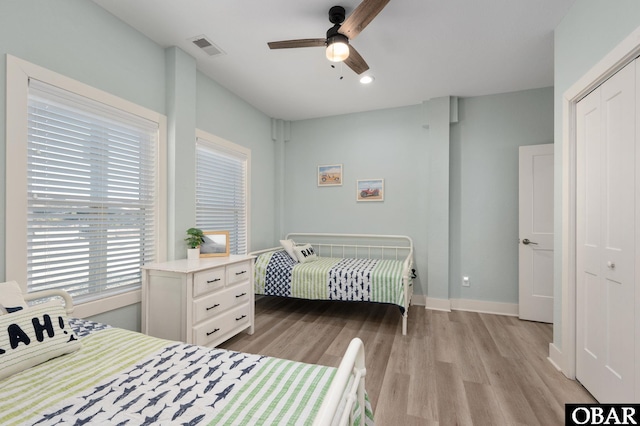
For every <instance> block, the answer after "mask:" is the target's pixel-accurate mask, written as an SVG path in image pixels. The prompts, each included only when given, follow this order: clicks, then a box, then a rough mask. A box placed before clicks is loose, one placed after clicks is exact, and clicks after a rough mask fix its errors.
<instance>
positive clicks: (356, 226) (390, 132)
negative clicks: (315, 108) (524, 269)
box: [284, 88, 553, 303]
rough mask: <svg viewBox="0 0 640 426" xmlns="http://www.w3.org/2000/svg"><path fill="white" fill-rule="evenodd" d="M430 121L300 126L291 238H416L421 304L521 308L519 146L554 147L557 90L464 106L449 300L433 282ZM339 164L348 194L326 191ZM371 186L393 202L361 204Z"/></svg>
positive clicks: (454, 174) (292, 160) (370, 116)
mask: <svg viewBox="0 0 640 426" xmlns="http://www.w3.org/2000/svg"><path fill="white" fill-rule="evenodd" d="M423 121H424V116H423V110H422V108H421V106H419V105H417V106H408V107H404V108H395V109H386V110H380V111H372V112H366V113H360V114H349V115H343V116H337V117H328V118H320V119H313V120H304V121H297V122H293V123H291V140H290V141H289V142H286V146H285V168H286V173H285V175H286V179H285V180H286V182H285V188H286V190H285V205H286V212H285V213H284V217H285V221H284V222H285V232H294V231H295V232H301V231H302V232H347V233H353V232H357V233H375V234H384V233H393V234H407V235H409V236H411V237H412V238H413V240H414V243H415V245H416V265H417V267H418V275H419V277H420V280H419V282H418V283H417V286H416V290H415V291H416V293H417V294H421V295H427V296H429V297H436V298H443V297H444V298H448V297H450V298H455V299H475V300H484V301H493V302H504V303H518V257H517V252H518V245H517V241H518V228H517V224H518V146H520V145H532V144H542V143H552V142H553V88H543V89H536V90H528V91H523V92H515V93H506V94H499V95H491V96H480V97H474V98H463V99H459V122H458V123H457V124H452V125H451V136H450V137H451V142H450V170H449V171H450V176H449V182H450V183H449V184H447V183H446V182H445V183H444V185H449V187H448V188H447V187H446V186H445V187H444V190H445V191H447V190H448V191H449V195H450V216H449V228H450V240H449V244H450V247H449V252H448V262H449V274H448V275H449V283H448V285H445V286H444V291H442V286H440V285H437V284H438V283H435V284H434V285H430V284H429V283H428V282H427V280H426V278H425V277H426V276H427V269H426V254H427V244H428V241H429V240H428V238H429V234H428V212H429V204H428V203H429V202H430V200H427V197H426V194H427V192H428V191H431V192H432V193H433V190H432V189H429V184H430V182H429V170H428V168H427V165H428V164H429V163H430V162H431V161H434V162H437V161H439V159H438V158H436V159H431V158H430V157H429V155H430V150H429V141H430V139H429V130H428V129H425V128H424V127H423V124H424V123H423ZM333 163H342V164H343V165H344V179H343V182H344V183H343V185H342V186H338V187H321V188H319V187H318V186H317V184H316V170H317V166H318V165H321V164H333ZM364 178H384V179H385V200H384V202H382V203H362V202H360V203H358V202H356V200H355V186H356V180H357V179H364ZM431 184H432V185H434V186H436V187H438V185H440V186H441V185H443V184H442V182H431ZM439 189H443V188H439ZM444 226H446V224H444ZM445 250H446V249H445ZM446 256H447V253H445V257H446ZM462 275H469V276H470V277H471V283H472V284H471V287H469V288H464V289H462V287H461V277H462ZM434 293H435V294H434ZM447 293H448V294H447Z"/></svg>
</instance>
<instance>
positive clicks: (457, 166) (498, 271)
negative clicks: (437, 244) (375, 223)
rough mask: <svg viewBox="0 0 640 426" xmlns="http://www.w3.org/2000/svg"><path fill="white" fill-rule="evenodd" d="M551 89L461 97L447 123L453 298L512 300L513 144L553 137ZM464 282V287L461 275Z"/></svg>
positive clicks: (515, 156)
mask: <svg viewBox="0 0 640 426" xmlns="http://www.w3.org/2000/svg"><path fill="white" fill-rule="evenodd" d="M552 104H553V88H552V87H548V88H543V89H535V90H527V91H522V92H514V93H505V94H499V95H491V96H480V97H474V98H462V99H460V100H459V110H458V111H459V122H458V123H457V124H453V125H452V128H451V218H450V222H451V243H450V244H451V269H450V271H451V274H450V276H451V278H450V283H451V288H450V290H451V291H450V295H451V298H453V299H474V300H485V301H492V302H503V303H518V147H519V146H522V145H536V144H544V143H553V109H552ZM463 276H468V277H469V278H470V283H471V285H470V287H462V277H463Z"/></svg>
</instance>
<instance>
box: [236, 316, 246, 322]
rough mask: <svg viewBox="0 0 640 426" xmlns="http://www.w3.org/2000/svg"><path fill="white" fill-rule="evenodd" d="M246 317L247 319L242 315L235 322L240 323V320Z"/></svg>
mask: <svg viewBox="0 0 640 426" xmlns="http://www.w3.org/2000/svg"><path fill="white" fill-rule="evenodd" d="M246 317H247V316H246V315H242V316H241V317H240V318H236V321H240V320H241V319H243V318H246Z"/></svg>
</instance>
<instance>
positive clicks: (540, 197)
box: [518, 144, 553, 322]
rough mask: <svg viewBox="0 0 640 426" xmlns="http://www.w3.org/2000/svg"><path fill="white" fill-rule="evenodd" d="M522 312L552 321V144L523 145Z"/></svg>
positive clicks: (523, 316)
mask: <svg viewBox="0 0 640 426" xmlns="http://www.w3.org/2000/svg"><path fill="white" fill-rule="evenodd" d="M518 205H519V207H518V208H519V235H520V247H519V250H518V258H519V269H518V270H519V272H518V274H519V279H518V280H519V309H518V311H519V316H520V319H524V320H530V321H540V322H553V144H545V145H529V146H521V147H520V168H519V202H518Z"/></svg>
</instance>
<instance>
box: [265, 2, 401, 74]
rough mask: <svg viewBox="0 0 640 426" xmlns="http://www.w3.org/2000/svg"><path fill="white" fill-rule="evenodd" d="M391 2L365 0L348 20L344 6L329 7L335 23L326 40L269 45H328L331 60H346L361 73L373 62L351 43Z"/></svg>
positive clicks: (271, 43) (275, 46) (272, 44)
mask: <svg viewBox="0 0 640 426" xmlns="http://www.w3.org/2000/svg"><path fill="white" fill-rule="evenodd" d="M387 3H389V0H362V2H361V3H360V4H359V5H358V6H357V7H356V8H355V9H354V11H353V12H352V13H351V15H349V16H348V17H347V18H346V19H345V14H346V12H345V10H344V7H342V6H333V7H332V8H331V9H329V21H330V22H331V23H332V24H334V25H333V27H331V28H329V30H328V31H327V38H326V39H322V38H306V39H298V40H283V41H272V42H269V43H267V44H268V46H269V48H270V49H290V48H297V47H319V46H326V55H327V59H329V60H330V61H332V62H342V61H344V63H345V64H346V65H347V66H348V67H349V68H351V69H352V70H353V71H354V72H355V73H356V74H358V75H360V74H362V73H363V72H365V71H367V70H368V69H369V65H367V63H366V61H365V60H364V59H363V58H362V56H360V54H359V53H358V51H357V50H356V49H355V48H354V47H353V46H352V45H350V44H349V41H350V40H353V39H354V38H356V37H357V36H358V34H360V33H361V32H362V30H364V28H365V27H366V26H367V25H369V23H370V22H371V21H372V20H373V18H375V17H376V16H377V15H378V13H380V12H381V11H382V9H383V8H384V7H385V6H386V5H387Z"/></svg>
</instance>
